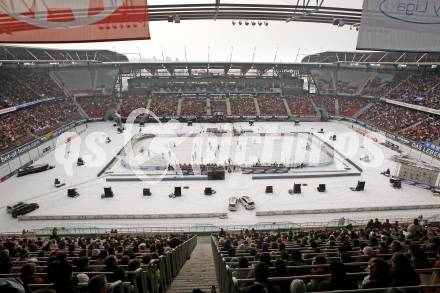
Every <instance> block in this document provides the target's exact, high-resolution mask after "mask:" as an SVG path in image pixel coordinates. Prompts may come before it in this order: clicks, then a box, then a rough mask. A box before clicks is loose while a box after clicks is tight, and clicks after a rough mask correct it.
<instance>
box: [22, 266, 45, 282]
mask: <svg viewBox="0 0 440 293" xmlns="http://www.w3.org/2000/svg"><path fill="white" fill-rule="evenodd" d="M20 279H21V281H22V282H23V283H24V284H43V283H44V280H43V279H42V278H40V277H39V276H37V275H36V274H35V264H33V263H27V264H25V265H23V266H22V267H21V275H20Z"/></svg>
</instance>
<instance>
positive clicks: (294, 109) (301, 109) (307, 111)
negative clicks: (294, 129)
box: [286, 96, 316, 116]
mask: <svg viewBox="0 0 440 293" xmlns="http://www.w3.org/2000/svg"><path fill="white" fill-rule="evenodd" d="M286 101H287V105H288V106H289V108H290V112H291V113H292V115H298V116H313V115H316V113H315V110H314V109H313V105H312V102H311V101H310V97H308V96H305V97H293V96H290V97H286Z"/></svg>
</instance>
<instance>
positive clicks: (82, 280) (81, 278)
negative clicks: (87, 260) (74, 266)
mask: <svg viewBox="0 0 440 293" xmlns="http://www.w3.org/2000/svg"><path fill="white" fill-rule="evenodd" d="M76 277H77V278H78V283H80V284H81V283H82V284H83V283H88V282H89V276H87V275H86V274H84V273H81V274H78V275H76Z"/></svg>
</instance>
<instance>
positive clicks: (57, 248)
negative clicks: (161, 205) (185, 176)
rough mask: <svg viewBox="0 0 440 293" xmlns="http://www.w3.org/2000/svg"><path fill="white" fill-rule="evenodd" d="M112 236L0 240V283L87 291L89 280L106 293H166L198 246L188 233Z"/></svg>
mask: <svg viewBox="0 0 440 293" xmlns="http://www.w3.org/2000/svg"><path fill="white" fill-rule="evenodd" d="M113 232H116V233H111V234H106V235H94V236H85V237H83V236H81V237H78V236H58V235H57V231H56V230H54V232H53V234H52V236H51V237H26V236H13V237H10V236H2V237H1V240H0V284H2V281H3V280H5V278H9V280H13V282H14V283H16V284H17V286H18V287H21V288H23V287H24V289H25V290H26V292H34V291H35V290H37V289H40V288H50V289H53V290H55V292H56V293H66V292H91V291H87V289H88V287H89V289H90V287H91V286H92V285H91V283H92V281H91V280H93V279H94V278H98V277H96V276H103V282H104V283H107V282H108V283H107V286H108V287H109V289H112V290H114V291H111V290H110V291H109V292H127V293H130V292H133V293H148V292H151V293H158V292H166V289H167V288H168V287H169V285H170V284H171V282H172V280H173V279H174V278H175V277H176V276H177V274H178V272H179V270H180V269H181V267H182V266H183V265H184V263H185V262H186V260H187V259H189V257H190V255H191V252H192V251H193V250H194V248H195V246H196V245H197V237H196V236H194V235H190V234H158V235H140V234H135V235H131V234H129V235H126V234H118V233H117V231H113ZM115 282H117V283H115ZM0 286H1V285H0ZM113 287H117V289H114V288H113ZM119 287H121V288H119ZM121 289H123V291H122V290H121ZM116 290H121V291H116ZM20 292H21V291H20ZM92 292H95V291H92ZM100 292H102V291H100Z"/></svg>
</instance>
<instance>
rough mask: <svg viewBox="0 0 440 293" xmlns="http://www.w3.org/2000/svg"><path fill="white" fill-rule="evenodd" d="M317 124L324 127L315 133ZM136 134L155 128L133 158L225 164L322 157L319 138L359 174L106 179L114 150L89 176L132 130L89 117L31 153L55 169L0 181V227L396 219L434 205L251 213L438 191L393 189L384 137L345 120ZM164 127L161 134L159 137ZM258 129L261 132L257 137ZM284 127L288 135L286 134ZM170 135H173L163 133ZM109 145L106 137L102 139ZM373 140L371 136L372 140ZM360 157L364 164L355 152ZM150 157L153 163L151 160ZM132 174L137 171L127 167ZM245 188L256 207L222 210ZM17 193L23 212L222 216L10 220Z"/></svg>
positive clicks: (423, 200)
mask: <svg viewBox="0 0 440 293" xmlns="http://www.w3.org/2000/svg"><path fill="white" fill-rule="evenodd" d="M207 128H221V129H223V130H225V131H226V132H227V133H226V134H224V135H223V136H221V137H217V136H212V135H207V134H206V129H207ZM233 128H235V130H237V131H239V132H240V131H249V130H252V133H246V134H245V135H243V136H239V137H234V136H232V135H231V133H232V129H233ZM321 128H323V129H324V131H325V133H324V134H320V133H317V132H318V130H320V129H321ZM141 132H142V133H144V134H150V133H151V134H158V135H157V137H156V138H154V139H152V140H143V141H140V142H138V143H137V144H135V145H134V146H133V149H132V155H135V156H137V158H138V160H140V161H141V162H143V163H148V162H150V163H151V162H154V163H158V162H159V163H163V162H166V163H172V164H173V163H177V162H178V163H201V162H203V163H218V164H225V163H228V161H229V159H230V160H231V162H232V163H233V164H253V163H255V162H260V163H263V164H264V163H269V162H276V163H284V164H289V163H292V162H300V161H307V162H323V161H325V160H328V158H327V157H326V156H325V155H324V154H323V152H322V147H321V145H322V142H321V141H320V140H318V139H317V138H320V139H322V140H323V141H326V142H328V143H330V144H331V145H332V146H333V148H334V149H335V150H336V151H337V152H336V153H338V152H340V153H341V154H343V156H346V157H348V158H350V159H351V160H352V161H353V162H354V163H355V164H357V165H359V166H360V167H361V168H362V169H363V172H362V173H361V176H357V177H352V176H351V177H328V178H301V179H263V180H253V179H252V175H246V174H241V173H239V172H232V173H226V180H224V181H206V180H198V181H151V180H145V181H141V182H107V181H106V179H107V178H109V177H111V176H115V175H118V174H129V173H130V170H129V169H127V168H126V167H124V166H123V165H122V164H121V158H119V159H118V160H117V161H116V163H115V164H114V165H113V166H110V167H109V169H108V170H109V171H110V172H107V173H106V174H104V175H103V176H101V177H97V174H98V173H99V171H101V170H102V169H103V168H104V166H105V165H106V164H107V163H108V162H109V161H110V160H112V158H113V157H114V156H115V155H116V154H117V153H118V152H119V150H121V148H123V147H124V146H125V145H126V144H127V142H128V141H129V140H130V139H131V137H132V136H133V135H135V134H138V133H139V127H138V126H134V127H133V128H132V129H131V130H130V127H127V131H126V132H125V133H124V134H118V133H117V132H116V129H115V128H114V127H113V126H112V123H110V122H97V123H92V124H89V125H88V128H87V130H86V132H84V133H82V134H81V135H80V136H79V137H77V138H75V139H74V140H72V141H71V142H70V143H68V144H65V143H64V141H63V138H61V139H60V141H59V147H58V148H57V149H56V150H55V151H53V152H51V153H49V154H48V155H47V156H46V157H44V158H42V159H40V160H39V161H38V162H37V163H49V164H51V165H54V166H55V168H54V169H52V170H49V171H46V172H43V173H39V174H33V175H28V176H24V177H19V178H17V177H13V178H11V179H9V180H7V181H6V182H3V183H0V194H1V197H0V231H5V232H8V231H21V230H22V229H23V228H26V229H32V228H44V227H53V226H58V227H134V226H136V227H142V226H156V227H158V226H172V225H179V226H180V225H186V224H214V225H219V226H221V225H244V224H256V223H260V222H293V223H304V222H311V221H329V220H333V219H338V218H340V217H342V216H344V217H345V218H349V219H358V218H360V219H365V218H369V217H380V218H386V217H390V218H398V217H413V216H416V215H419V214H422V213H423V214H424V215H428V216H429V215H436V214H440V212H439V211H438V210H404V211H383V212H368V213H345V214H310V215H285V216H265V217H259V216H256V214H255V211H279V210H298V209H328V208H351V207H381V206H396V205H399V206H400V205H404V206H406V205H408V206H410V205H422V204H440V198H438V197H434V196H433V195H432V193H431V192H429V191H426V190H423V189H421V188H417V187H413V186H409V185H403V188H402V189H400V190H398V189H393V188H392V187H391V186H390V184H389V182H388V180H389V179H388V178H386V177H384V176H382V175H380V172H382V171H384V170H385V169H387V168H390V169H391V173H392V174H393V172H394V170H395V168H396V163H394V162H393V161H392V160H390V158H391V157H392V156H393V155H395V154H397V153H396V152H394V151H392V150H390V149H388V148H386V147H384V146H382V145H380V144H379V142H382V141H384V140H385V139H384V138H383V137H382V136H381V135H380V134H377V133H367V135H366V136H362V135H360V134H359V133H357V132H355V131H354V129H353V128H352V127H351V125H350V124H346V123H342V122H322V123H318V122H313V123H312V122H303V123H301V125H299V126H294V125H293V123H287V122H279V123H272V122H267V123H264V122H256V123H255V126H252V127H251V126H249V125H248V124H247V123H234V124H194V126H192V127H190V126H187V125H186V124H177V123H173V124H165V125H158V124H146V126H145V127H144V128H142V129H141ZM292 132H313V133H314V135H315V136H316V137H317V138H315V139H314V140H313V143H312V145H311V150H310V151H306V149H305V147H306V144H307V140H308V136H307V134H299V135H291V133H292ZM163 134H167V135H168V137H160V135H163ZM261 134H264V135H261ZM287 134H289V135H287ZM332 134H336V135H337V140H336V141H335V142H333V141H330V140H329V136H330V135H332ZM176 135H177V136H180V138H179V139H176V138H175V137H174V138H173V136H176ZM107 136H108V137H110V138H111V143H108V144H107V143H106V142H105V138H106V137H107ZM376 140H377V142H376ZM407 153H409V154H410V155H411V156H414V157H415V158H419V157H421V158H422V159H425V160H427V161H428V162H430V163H432V164H436V165H438V162H436V161H431V159H429V158H425V157H423V156H420V155H419V154H418V153H416V152H415V151H412V152H410V151H409V150H407ZM365 155H368V156H369V158H370V161H369V162H364V161H361V160H360V158H361V157H364V156H365ZM78 156H80V157H82V158H83V159H84V161H85V162H86V165H85V166H81V167H78V166H76V159H77V158H78ZM342 161H343V160H342V157H341V156H339V155H337V154H335V160H334V162H333V163H332V164H331V165H327V166H321V167H313V168H312V167H310V168H304V169H303V170H301V171H302V172H303V171H304V172H308V171H310V172H312V171H313V172H315V171H335V170H344V169H345V167H346V166H345V165H344V164H343V163H342ZM153 165H154V164H153ZM291 174H293V173H291ZM136 175H139V174H138V172H136ZM55 178H58V179H60V181H61V182H65V183H66V186H64V187H62V188H55V187H54V184H53V182H54V179H55ZM358 180H365V181H366V189H365V191H363V192H353V191H351V190H350V189H349V187H354V186H356V183H357V181H358ZM294 182H295V183H302V184H307V186H303V187H302V193H301V194H300V195H289V194H288V189H289V188H292V185H293V183H294ZM320 183H324V184H326V186H327V191H326V192H325V193H319V192H317V191H316V187H317V186H318V184H320ZM267 185H273V186H274V193H273V194H266V193H265V192H264V191H265V186H267ZM106 186H111V187H112V189H113V191H114V193H115V197H114V198H110V199H101V193H103V187H106ZM175 186H181V187H188V189H183V190H182V193H183V196H182V197H180V198H174V199H171V198H169V197H168V195H169V194H170V193H172V192H173V190H174V187H175ZM207 186H210V187H212V188H213V189H214V190H216V194H214V195H212V196H205V195H204V194H203V190H204V188H205V187H207ZM73 187H74V188H77V190H78V192H79V193H80V196H79V197H77V198H68V197H67V195H66V193H67V188H73ZM146 187H148V188H150V189H151V191H152V193H153V195H152V196H150V197H144V196H142V189H143V188H146ZM242 195H249V196H251V197H252V198H253V200H254V201H255V204H256V210H254V211H247V210H245V209H244V208H243V206H240V208H239V209H238V211H236V212H228V210H227V199H228V198H229V197H230V196H237V197H239V196H242ZM18 201H26V202H37V203H38V204H39V205H40V208H39V209H38V210H36V211H34V212H32V213H31V214H29V215H41V216H45V215H108V214H118V215H123V214H137V215H144V214H172V213H180V214H183V213H209V212H227V213H228V217H227V218H226V219H220V218H202V219H201V218H197V219H154V220H134V219H132V220H93V221H90V220H89V221H84V220H77V221H73V220H57V221H40V220H39V221H18V220H17V219H13V218H12V217H11V216H10V215H9V214H7V213H6V206H7V205H11V204H14V203H16V202H18Z"/></svg>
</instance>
